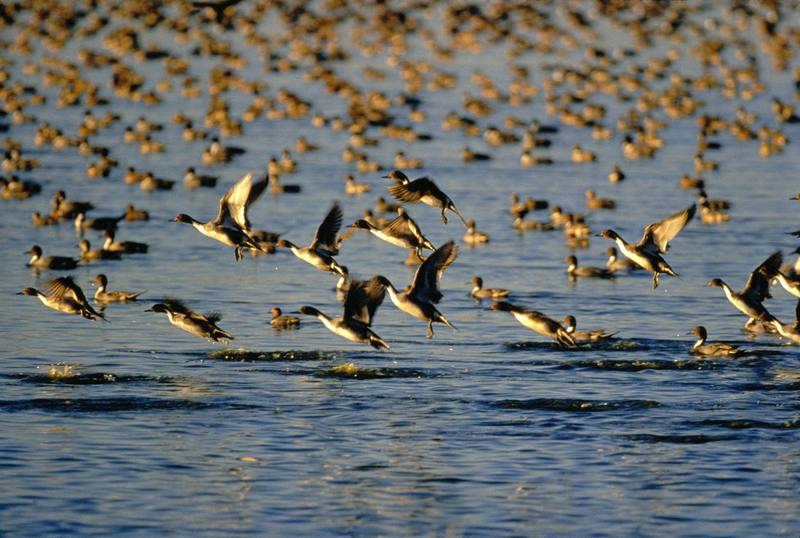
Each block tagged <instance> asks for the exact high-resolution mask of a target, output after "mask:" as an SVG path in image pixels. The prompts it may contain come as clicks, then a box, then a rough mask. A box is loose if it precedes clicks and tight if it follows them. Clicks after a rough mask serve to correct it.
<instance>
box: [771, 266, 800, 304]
mask: <svg viewBox="0 0 800 538" xmlns="http://www.w3.org/2000/svg"><path fill="white" fill-rule="evenodd" d="M775 280H777V281H778V283H779V284H780V285H781V286H782V287H783V289H785V290H786V291H787V292H789V293H790V294H792V295H794V296H795V297H798V298H800V278H798V277H797V276H794V277H790V276H787V275H785V274H783V272H781V271H780V270H778V271H777V272H776V274H775Z"/></svg>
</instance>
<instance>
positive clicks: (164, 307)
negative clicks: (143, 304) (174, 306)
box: [145, 303, 169, 314]
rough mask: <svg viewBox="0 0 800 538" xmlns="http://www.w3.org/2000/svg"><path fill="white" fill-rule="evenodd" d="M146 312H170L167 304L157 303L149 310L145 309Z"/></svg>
mask: <svg viewBox="0 0 800 538" xmlns="http://www.w3.org/2000/svg"><path fill="white" fill-rule="evenodd" d="M145 312H160V313H162V314H166V313H167V312H169V309H168V308H167V305H165V304H161V303H156V304H154V305H153V306H151V307H150V308H148V309H147V310H145Z"/></svg>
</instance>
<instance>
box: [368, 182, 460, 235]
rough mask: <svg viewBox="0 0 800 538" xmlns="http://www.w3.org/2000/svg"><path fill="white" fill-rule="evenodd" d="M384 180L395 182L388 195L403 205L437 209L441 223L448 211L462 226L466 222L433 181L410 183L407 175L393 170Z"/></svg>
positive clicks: (445, 219)
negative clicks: (453, 214) (438, 209)
mask: <svg viewBox="0 0 800 538" xmlns="http://www.w3.org/2000/svg"><path fill="white" fill-rule="evenodd" d="M383 177H384V178H386V179H391V180H392V181H394V182H395V184H394V185H392V186H391V187H389V194H391V195H392V196H394V198H395V199H396V200H398V201H399V202H404V203H413V204H416V203H418V202H422V203H423V204H427V205H429V206H432V207H438V208H441V210H442V222H444V223H445V224H447V217H446V216H445V214H444V213H445V211H447V210H450V211H452V212H453V213H455V214H456V215H458V218H460V219H461V222H463V223H464V226H466V225H467V221H465V220H464V217H462V216H461V213H460V212H459V211H458V209H456V206H455V204H453V201H452V200H451V199H450V197H449V196H447V195H446V194H445V193H444V192H442V190H441V189H439V187H437V186H436V183H434V182H433V180H431V179H429V178H427V177H421V178H418V179H415V180H414V181H411V180H410V179H409V178H408V176H407V175H405V174H404V173H403V172H402V171H400V170H393V171H392V172H389V175H387V176H383Z"/></svg>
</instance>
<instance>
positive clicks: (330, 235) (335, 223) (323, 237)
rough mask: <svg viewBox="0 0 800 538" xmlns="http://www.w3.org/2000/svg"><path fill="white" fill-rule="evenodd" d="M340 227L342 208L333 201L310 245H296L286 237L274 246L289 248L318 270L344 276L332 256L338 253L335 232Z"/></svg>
mask: <svg viewBox="0 0 800 538" xmlns="http://www.w3.org/2000/svg"><path fill="white" fill-rule="evenodd" d="M341 227H342V208H341V207H339V204H338V203H334V204H333V206H332V207H331V209H330V210H329V211H328V213H327V214H326V215H325V218H324V219H323V220H322V223H321V224H320V225H319V227H318V228H317V233H316V234H315V235H314V239H313V241H311V244H310V245H308V246H307V247H298V246H297V245H295V244H294V243H292V242H290V241H287V240H286V239H281V240H279V241H278V243H277V245H276V246H278V247H280V248H288V249H290V250H291V251H292V254H294V255H295V256H297V257H298V258H299V259H301V260H303V261H304V262H306V263H308V264H310V265H312V266H314V267H316V268H317V269H319V270H320V271H328V272H331V273H336V274H338V275H339V276H344V275H345V273H344V271H343V269H342V266H341V265H339V264H338V263H337V262H336V260H335V259H334V258H333V257H334V256H335V255H336V254H338V253H339V244H338V241H337V234H338V233H339V229H340V228H341Z"/></svg>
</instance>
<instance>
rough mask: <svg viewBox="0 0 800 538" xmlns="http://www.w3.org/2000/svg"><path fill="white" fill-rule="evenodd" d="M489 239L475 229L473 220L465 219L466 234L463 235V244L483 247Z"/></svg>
mask: <svg viewBox="0 0 800 538" xmlns="http://www.w3.org/2000/svg"><path fill="white" fill-rule="evenodd" d="M490 239H491V238H490V237H489V235H488V234H486V233H483V232H479V231H478V230H476V229H475V220H474V219H467V233H465V234H464V242H465V243H466V244H468V245H470V246H475V245H483V244H486V243H488V242H489V240H490Z"/></svg>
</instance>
